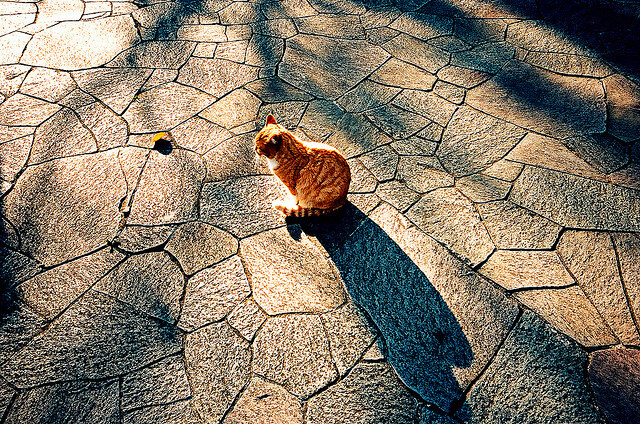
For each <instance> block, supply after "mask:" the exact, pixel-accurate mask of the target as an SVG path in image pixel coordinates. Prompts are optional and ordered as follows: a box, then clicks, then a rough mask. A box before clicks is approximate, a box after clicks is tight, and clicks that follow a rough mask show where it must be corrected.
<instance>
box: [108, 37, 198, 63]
mask: <svg viewBox="0 0 640 424" xmlns="http://www.w3.org/2000/svg"><path fill="white" fill-rule="evenodd" d="M195 45H196V43H193V42H189V41H169V40H163V41H143V42H142V43H139V44H136V45H135V46H134V47H131V48H130V49H128V50H125V51H123V52H122V53H120V54H119V55H118V56H116V57H115V58H114V59H113V60H112V61H111V62H109V63H108V65H107V66H110V67H114V68H138V67H139V68H167V69H179V68H180V67H181V66H182V65H184V64H185V62H186V61H187V59H189V56H190V54H191V53H192V52H193V50H194V48H195Z"/></svg>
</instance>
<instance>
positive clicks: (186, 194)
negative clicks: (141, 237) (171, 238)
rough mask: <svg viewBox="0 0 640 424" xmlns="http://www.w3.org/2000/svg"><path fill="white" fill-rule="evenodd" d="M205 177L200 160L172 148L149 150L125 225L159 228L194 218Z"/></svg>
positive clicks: (192, 154) (184, 151) (195, 156)
mask: <svg viewBox="0 0 640 424" xmlns="http://www.w3.org/2000/svg"><path fill="white" fill-rule="evenodd" d="M204 177H205V167H204V164H203V163H202V159H200V157H199V156H198V155H196V154H195V153H191V152H188V151H186V150H182V149H174V150H173V151H172V152H171V153H170V154H168V155H164V154H162V153H160V152H158V151H155V150H154V151H152V152H151V154H150V155H149V160H148V162H147V164H146V166H145V168H144V171H143V172H142V176H141V177H140V182H139V184H138V187H137V189H136V193H135V196H134V199H133V206H132V209H131V215H129V218H128V220H127V223H128V224H146V225H159V224H169V223H174V222H184V221H189V220H193V219H195V218H197V202H198V196H199V194H200V189H201V187H202V181H203V180H204Z"/></svg>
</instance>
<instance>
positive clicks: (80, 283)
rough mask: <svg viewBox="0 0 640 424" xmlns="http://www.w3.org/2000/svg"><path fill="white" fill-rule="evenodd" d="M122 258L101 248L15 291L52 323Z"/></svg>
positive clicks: (52, 270)
mask: <svg viewBox="0 0 640 424" xmlns="http://www.w3.org/2000/svg"><path fill="white" fill-rule="evenodd" d="M123 258H124V255H122V254H121V253H118V252H115V251H111V250H110V249H102V250H101V251H99V252H96V253H94V254H92V255H89V256H85V257H83V258H80V259H77V260H75V261H73V262H69V263H66V264H63V265H61V266H59V267H56V268H53V269H51V270H48V271H45V272H43V273H41V274H38V275H37V276H35V277H34V278H32V279H30V280H28V281H25V282H24V283H22V284H20V285H19V286H18V287H17V289H16V292H17V295H18V296H19V297H20V300H21V301H23V302H25V303H26V304H27V305H29V307H30V308H32V309H33V310H34V311H35V312H37V313H38V314H39V315H41V316H42V317H44V318H45V319H47V320H52V319H54V318H55V317H56V316H57V315H58V314H59V313H60V312H62V311H63V310H64V309H66V308H67V307H68V306H69V305H70V304H71V303H73V302H74V301H75V300H76V299H77V298H79V297H80V296H81V295H82V294H84V292H85V291H86V290H87V289H89V288H90V287H91V286H92V285H93V284H94V283H95V282H96V281H98V280H99V279H100V278H102V277H103V276H104V275H105V274H106V273H107V272H109V270H111V269H112V268H113V267H114V266H115V265H116V264H117V263H118V262H119V261H121V260H122V259H123Z"/></svg>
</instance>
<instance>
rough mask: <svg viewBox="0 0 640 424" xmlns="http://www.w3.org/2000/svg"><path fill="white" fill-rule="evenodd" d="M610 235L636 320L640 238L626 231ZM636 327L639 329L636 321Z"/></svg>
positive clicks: (639, 306) (639, 299) (639, 298)
mask: <svg viewBox="0 0 640 424" xmlns="http://www.w3.org/2000/svg"><path fill="white" fill-rule="evenodd" d="M611 236H612V237H613V241H614V243H615V247H616V252H617V254H618V261H619V263H620V275H621V277H622V283H623V285H624V287H625V289H626V292H627V296H628V297H629V307H630V308H632V310H633V313H634V316H635V317H636V320H637V319H638V317H640V283H638V282H639V281H640V279H638V278H639V277H640V238H638V236H637V235H634V234H628V233H627V234H622V233H614V234H612V235H611ZM636 327H637V328H638V331H640V327H638V322H637V321H636Z"/></svg>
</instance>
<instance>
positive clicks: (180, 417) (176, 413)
mask: <svg viewBox="0 0 640 424" xmlns="http://www.w3.org/2000/svg"><path fill="white" fill-rule="evenodd" d="M189 414H194V415H195V413H194V412H193V410H192V407H191V401H188V400H184V401H179V402H174V403H170V404H168V405H158V406H149V407H146V408H141V409H135V410H132V411H130V412H125V413H123V414H122V423H123V424H144V423H164V424H183V423H185V422H188V423H194V424H197V423H199V422H200V421H197V418H195V417H192V418H191V419H192V421H185V420H188V419H189V418H190V416H189Z"/></svg>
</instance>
